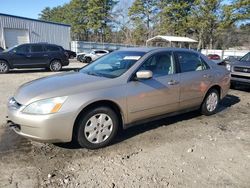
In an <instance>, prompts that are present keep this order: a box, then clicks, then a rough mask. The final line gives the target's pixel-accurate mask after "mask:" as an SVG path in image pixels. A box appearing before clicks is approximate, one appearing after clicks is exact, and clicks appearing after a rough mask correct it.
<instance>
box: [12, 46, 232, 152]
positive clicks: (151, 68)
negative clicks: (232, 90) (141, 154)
mask: <svg viewBox="0 0 250 188" xmlns="http://www.w3.org/2000/svg"><path fill="white" fill-rule="evenodd" d="M48 83H49V84H48ZM229 86H230V72H229V71H228V70H227V69H225V68H224V67H221V66H218V65H216V64H215V63H213V62H211V61H210V60H208V59H207V58H206V57H205V56H204V55H202V54H200V53H198V52H195V51H192V50H187V49H175V48H127V49H123V50H118V51H115V52H112V53H110V54H107V55H105V56H103V57H102V58H99V59H97V60H95V61H94V62H93V63H90V64H88V65H87V66H85V67H84V68H82V69H81V70H80V71H79V72H69V73H65V74H59V75H55V76H50V77H46V78H42V79H38V80H34V81H32V82H29V84H24V85H23V86H21V87H20V88H19V89H18V90H17V91H16V92H15V94H14V96H13V97H12V98H10V100H9V102H8V118H9V120H8V122H9V125H10V126H11V127H12V128H13V130H14V131H15V132H16V133H17V134H20V135H22V136H25V137H28V138H31V139H35V140H38V141H45V142H69V141H71V140H74V141H75V142H77V143H78V144H79V145H80V146H82V147H86V148H90V149H96V148H100V147H104V146H106V145H108V144H109V143H110V142H111V141H112V140H113V139H114V137H115V136H116V134H117V131H118V129H120V128H123V129H126V128H128V127H130V126H132V125H136V124H139V123H142V122H144V123H145V122H148V121H152V120H155V119H159V118H162V117H166V116H171V115H176V114H178V113H183V112H187V111H191V110H197V109H200V110H201V112H202V114H204V115H212V114H214V113H216V110H217V107H218V105H219V102H220V100H221V99H222V98H223V97H224V96H225V95H226V94H227V92H228V89H229ZM34 88H36V89H34Z"/></svg>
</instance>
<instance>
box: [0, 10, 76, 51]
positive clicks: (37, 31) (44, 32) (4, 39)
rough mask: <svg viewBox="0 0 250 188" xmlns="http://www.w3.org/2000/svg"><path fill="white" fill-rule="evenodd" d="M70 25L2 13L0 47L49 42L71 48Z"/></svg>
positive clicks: (0, 18) (0, 19)
mask: <svg viewBox="0 0 250 188" xmlns="http://www.w3.org/2000/svg"><path fill="white" fill-rule="evenodd" d="M70 41H71V40H70V25H66V24H61V23H54V22H47V21H42V20H36V19H31V18H24V17H19V16H12V15H7V14H1V13H0V47H3V48H5V49H6V48H10V47H12V46H15V45H17V44H23V43H37V42H47V43H51V44H57V45H60V46H62V47H64V48H65V49H70Z"/></svg>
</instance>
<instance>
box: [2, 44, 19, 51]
mask: <svg viewBox="0 0 250 188" xmlns="http://www.w3.org/2000/svg"><path fill="white" fill-rule="evenodd" d="M16 47H17V45H16V46H12V47H11V48H8V49H6V50H4V52H10V51H12V50H13V49H15V48H16Z"/></svg>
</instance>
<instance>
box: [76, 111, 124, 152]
mask: <svg viewBox="0 0 250 188" xmlns="http://www.w3.org/2000/svg"><path fill="white" fill-rule="evenodd" d="M105 124H106V125H105ZM118 127H119V120H118V117H117V115H116V113H115V112H114V111H113V110H112V109H110V108H108V107H97V108H93V109H91V110H89V111H87V112H85V113H84V114H82V115H81V117H80V119H79V121H78V123H77V124H76V128H75V129H74V133H73V140H74V141H75V142H76V143H78V144H79V145H80V146H81V147H85V148H87V149H98V148H101V147H104V146H107V145H109V144H110V143H111V142H112V140H113V139H114V138H115V136H116V135H117V131H118Z"/></svg>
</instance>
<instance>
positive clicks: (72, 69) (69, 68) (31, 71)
mask: <svg viewBox="0 0 250 188" xmlns="http://www.w3.org/2000/svg"><path fill="white" fill-rule="evenodd" d="M79 69H80V68H74V67H73V68H72V67H64V68H62V70H61V71H58V72H54V73H60V72H68V71H78V70H79ZM49 72H50V73H53V72H51V71H50V70H47V69H43V68H35V69H13V70H10V71H9V72H8V73H7V74H26V73H49Z"/></svg>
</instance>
